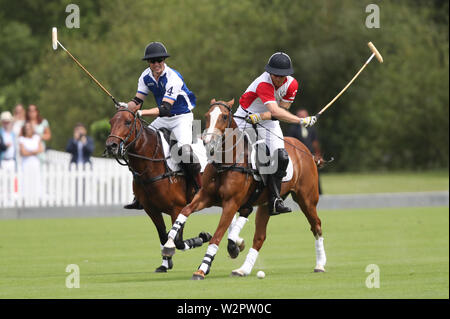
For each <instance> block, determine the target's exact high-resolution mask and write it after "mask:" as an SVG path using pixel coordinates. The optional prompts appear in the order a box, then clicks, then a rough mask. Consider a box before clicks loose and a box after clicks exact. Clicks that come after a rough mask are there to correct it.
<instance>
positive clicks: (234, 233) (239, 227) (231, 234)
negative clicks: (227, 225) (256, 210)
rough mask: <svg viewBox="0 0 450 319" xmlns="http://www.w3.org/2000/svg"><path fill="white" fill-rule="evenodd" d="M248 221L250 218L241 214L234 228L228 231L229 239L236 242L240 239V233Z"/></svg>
mask: <svg viewBox="0 0 450 319" xmlns="http://www.w3.org/2000/svg"><path fill="white" fill-rule="evenodd" d="M246 222H248V218H245V217H241V216H240V217H238V218H237V220H236V222H235V223H234V225H233V229H232V230H231V231H229V232H228V239H231V240H232V241H234V242H236V241H237V240H238V239H239V233H240V232H241V230H242V228H243V227H244V225H245V223H246Z"/></svg>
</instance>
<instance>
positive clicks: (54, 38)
mask: <svg viewBox="0 0 450 319" xmlns="http://www.w3.org/2000/svg"><path fill="white" fill-rule="evenodd" d="M58 45H59V46H60V47H61V48H62V49H63V50H64V51H66V52H67V54H68V55H69V56H70V57H71V58H72V60H74V61H75V63H76V64H78V66H79V67H80V68H81V69H83V71H84V72H86V74H87V75H89V76H90V78H91V79H92V80H94V82H95V83H97V85H98V86H99V87H100V88H101V89H102V90H103V92H105V93H106V94H108V96H109V97H110V98H111V99H112V100H113V102H114V104H115V105H116V107H119V102H117V101H116V99H115V98H114V96H112V95H111V93H109V92H108V90H107V89H105V88H104V87H103V85H101V84H100V82H98V81H97V79H96V78H94V77H93V76H92V74H91V73H89V71H88V70H86V69H85V67H84V66H83V65H81V63H80V62H78V60H77V59H75V57H74V56H73V55H72V54H70V52H69V51H68V50H67V49H66V48H65V47H64V46H63V45H62V44H61V42H59V41H58V31H57V30H56V28H55V27H53V29H52V46H53V50H56V49H57V48H58Z"/></svg>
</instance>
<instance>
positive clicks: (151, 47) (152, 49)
mask: <svg viewBox="0 0 450 319" xmlns="http://www.w3.org/2000/svg"><path fill="white" fill-rule="evenodd" d="M169 56H170V55H169V53H167V50H166V47H165V46H164V44H162V43H161V42H151V43H149V44H148V45H147V46H146V47H145V52H144V57H143V58H142V60H144V61H145V60H148V59H152V58H168V57H169Z"/></svg>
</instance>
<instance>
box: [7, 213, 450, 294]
mask: <svg viewBox="0 0 450 319" xmlns="http://www.w3.org/2000/svg"><path fill="white" fill-rule="evenodd" d="M319 215H320V218H321V219H322V225H323V231H324V237H325V241H324V243H325V249H326V253H327V258H328V262H327V266H326V269H327V272H326V273H314V272H313V268H314V265H315V250H314V239H313V236H312V234H311V232H310V231H309V225H308V224H307V221H306V218H305V217H304V216H303V214H301V213H299V212H294V213H291V214H285V215H280V216H275V217H273V218H271V220H270V222H269V227H268V236H267V240H266V243H265V245H264V247H263V249H262V250H261V253H260V256H259V258H258V260H257V262H256V265H255V268H254V270H253V272H252V274H251V275H250V276H249V277H245V278H233V277H230V272H231V270H233V269H235V268H238V267H239V266H240V265H241V264H242V262H243V260H244V259H245V256H246V253H247V252H248V248H249V246H251V242H252V238H253V230H254V215H252V217H251V218H250V221H249V222H248V223H247V225H246V227H245V228H244V230H243V232H242V233H241V234H242V235H243V237H244V238H245V240H246V242H247V247H246V248H245V251H244V252H243V253H241V255H240V256H239V257H238V258H237V259H235V260H233V259H230V258H229V257H228V254H227V251H226V238H225V239H224V240H223V241H222V243H221V245H220V249H219V251H218V254H217V256H216V258H215V260H214V263H213V267H212V270H211V273H210V274H209V275H208V276H207V277H206V280H204V281H192V280H191V275H192V273H193V272H194V271H195V270H196V269H197V267H198V265H199V264H200V262H201V260H202V257H203V255H204V253H205V250H206V246H203V247H201V248H197V249H195V250H192V251H188V252H180V251H178V252H177V253H176V254H175V256H174V264H175V265H174V269H172V270H171V271H169V273H165V274H161V273H154V272H153V270H154V269H155V268H156V267H157V266H159V265H160V261H161V257H160V247H159V242H158V241H157V235H156V231H155V229H154V226H153V224H152V222H151V221H150V219H149V218H148V217H146V216H145V215H143V216H137V217H136V216H134V217H115V218H84V219H81V218H80V219H40V220H39V219H35V220H2V221H0V298H183V299H184V298H449V218H448V217H449V210H448V207H441V208H404V209H397V208H396V209H366V210H340V211H321V212H319ZM219 218H220V215H219V214H211V215H205V214H202V215H195V214H194V215H192V216H191V217H190V218H189V220H188V222H187V224H186V230H185V234H186V235H188V236H193V235H196V234H198V232H200V231H201V230H207V231H210V232H211V233H212V232H214V230H215V227H216V225H217V222H218V220H219ZM166 221H167V222H168V219H166ZM68 264H77V265H78V266H79V268H80V285H81V287H80V288H78V289H77V288H73V289H68V288H66V286H65V282H66V276H67V275H69V273H66V272H65V270H66V266H67V265H68ZM369 264H376V265H378V267H379V269H380V288H372V289H369V288H367V287H366V285H365V282H366V278H367V276H368V275H369V273H366V272H365V270H366V266H367V265H369ZM258 270H264V271H265V273H266V277H265V279H262V280H261V279H257V278H256V275H255V274H256V272H257V271H258Z"/></svg>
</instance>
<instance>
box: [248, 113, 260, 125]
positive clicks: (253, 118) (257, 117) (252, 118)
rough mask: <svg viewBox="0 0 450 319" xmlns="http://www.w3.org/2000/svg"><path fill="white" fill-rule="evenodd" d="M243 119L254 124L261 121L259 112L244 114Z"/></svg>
mask: <svg viewBox="0 0 450 319" xmlns="http://www.w3.org/2000/svg"><path fill="white" fill-rule="evenodd" d="M245 120H246V121H247V123H250V124H256V123H258V122H261V121H262V118H261V115H260V114H259V113H254V114H249V115H247V116H246V118H245Z"/></svg>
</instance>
